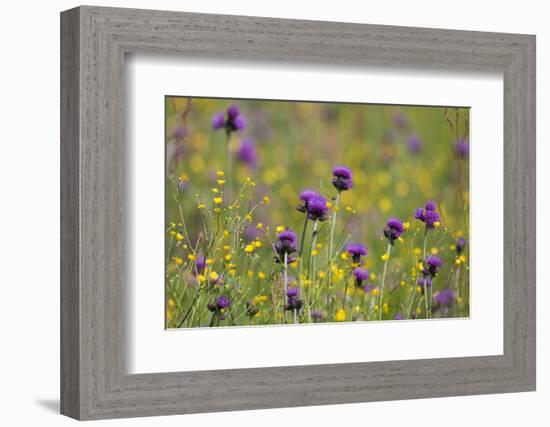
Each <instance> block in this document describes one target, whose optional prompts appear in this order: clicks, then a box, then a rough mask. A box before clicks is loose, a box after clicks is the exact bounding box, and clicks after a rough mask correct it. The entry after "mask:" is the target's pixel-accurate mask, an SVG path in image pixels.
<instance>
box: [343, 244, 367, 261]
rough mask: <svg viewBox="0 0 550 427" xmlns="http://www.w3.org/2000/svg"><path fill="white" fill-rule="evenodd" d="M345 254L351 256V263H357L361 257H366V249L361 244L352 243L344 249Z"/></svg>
mask: <svg viewBox="0 0 550 427" xmlns="http://www.w3.org/2000/svg"><path fill="white" fill-rule="evenodd" d="M346 252H347V253H348V254H350V255H351V256H352V259H353V262H355V263H359V262H360V261H361V257H362V256H366V255H367V252H368V251H367V248H366V246H363V245H362V244H361V243H352V244H350V245H348V247H347V248H346Z"/></svg>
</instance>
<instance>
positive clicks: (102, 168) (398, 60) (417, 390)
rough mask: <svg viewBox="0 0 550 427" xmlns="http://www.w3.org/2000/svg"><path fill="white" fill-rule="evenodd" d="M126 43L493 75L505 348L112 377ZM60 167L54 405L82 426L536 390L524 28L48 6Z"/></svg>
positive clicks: (117, 372)
mask: <svg viewBox="0 0 550 427" xmlns="http://www.w3.org/2000/svg"><path fill="white" fill-rule="evenodd" d="M127 53H151V54H174V55H183V56H186V55H187V56H192V57H218V58H225V59H227V58H229V59H232V58H234V59H247V60H252V59H260V60H272V61H287V62H288V61H290V62H294V63H317V64H320V66H323V64H340V65H349V66H361V65H384V66H394V67H423V68H433V69H447V70H488V71H497V72H502V73H503V78H504V171H505V174H504V230H503V233H504V266H503V269H504V308H503V313H504V337H503V343H504V354H503V355H499V356H486V357H464V358H444V359H426V360H409V361H385V362H369V363H345V364H330V365H312V366H292V367H269V368H261V369H260V368H255V369H233V370H218V371H200V372H197V371H193V372H176V373H155V374H135V375H129V374H127V372H126V369H125V366H126V365H125V360H126V354H125V351H126V325H125V322H124V320H125V309H126V308H125V301H124V296H125V286H126V285H127V283H126V277H127V268H128V267H127V264H126V262H125V253H126V244H127V243H126V239H125V237H126V228H125V215H126V209H127V206H126V202H125V188H126V179H127V175H126V172H125V171H126V164H125V162H126V158H127V157H126V146H125V139H124V134H125V130H124V120H125V113H124V103H125V84H124V61H125V55H126V54H127ZM61 166H62V168H61V412H62V413H63V414H65V415H68V416H70V417H74V418H77V419H82V420H85V419H101V418H116V417H136V416H149V415H167V414H184V413H196V412H214V411H230V410H244V409H259V408H276V407H292V406H304V405H327V404H338V403H351V402H367V401H380V400H392V399H411V398H427V397H439V396H459V395H468V394H483V393H504V392H519V391H530V390H535V279H536V277H535V256H536V252H535V37H534V36H532V35H519V34H497V33H485V32H470V31H452V30H441V29H425V28H407V27H392V26H379V25H359V24H347V23H336V22H314V21H301V20H284V19H269V18H257V17H243V16H223V15H208V14H196V13H181V12H165V11H148V10H132V9H115V8H102V7H88V6H83V7H79V8H76V9H71V10H68V11H65V12H62V14H61ZM473 185H475V182H474V183H473Z"/></svg>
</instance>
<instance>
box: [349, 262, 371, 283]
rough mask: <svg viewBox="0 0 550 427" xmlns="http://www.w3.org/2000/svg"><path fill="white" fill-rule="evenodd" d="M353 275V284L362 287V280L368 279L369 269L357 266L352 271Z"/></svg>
mask: <svg viewBox="0 0 550 427" xmlns="http://www.w3.org/2000/svg"><path fill="white" fill-rule="evenodd" d="M352 274H353V276H354V277H355V285H356V286H357V287H358V288H361V287H363V281H365V280H369V278H370V274H369V271H368V270H367V269H365V268H361V267H357V268H355V269H354V270H353V272H352Z"/></svg>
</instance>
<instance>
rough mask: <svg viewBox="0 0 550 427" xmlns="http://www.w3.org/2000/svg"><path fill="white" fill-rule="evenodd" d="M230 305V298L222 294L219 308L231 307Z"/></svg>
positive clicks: (218, 304)
mask: <svg viewBox="0 0 550 427" xmlns="http://www.w3.org/2000/svg"><path fill="white" fill-rule="evenodd" d="M229 305H230V302H229V298H227V297H226V296H225V295H221V296H220V297H218V301H217V306H218V308H219V309H224V308H227V307H229Z"/></svg>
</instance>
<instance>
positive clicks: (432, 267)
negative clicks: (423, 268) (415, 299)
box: [426, 255, 443, 277]
mask: <svg viewBox="0 0 550 427" xmlns="http://www.w3.org/2000/svg"><path fill="white" fill-rule="evenodd" d="M442 264H443V261H441V258H439V257H437V256H435V255H430V256H429V257H428V259H427V260H426V265H427V267H428V269H427V272H428V273H429V274H430V276H432V277H435V275H436V274H437V272H438V270H439V267H441V265H442Z"/></svg>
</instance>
